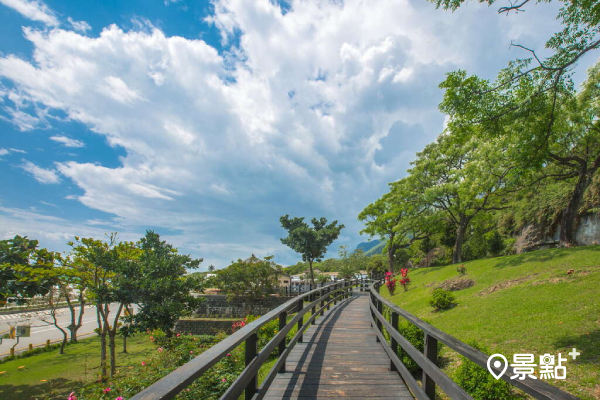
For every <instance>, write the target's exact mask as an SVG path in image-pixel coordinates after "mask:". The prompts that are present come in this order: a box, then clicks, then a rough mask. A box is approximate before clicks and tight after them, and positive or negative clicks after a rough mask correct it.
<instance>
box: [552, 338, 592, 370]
mask: <svg viewBox="0 0 600 400" xmlns="http://www.w3.org/2000/svg"><path fill="white" fill-rule="evenodd" d="M598 343H600V329H598V330H595V331H590V332H589V335H588V334H587V333H584V334H582V335H569V336H563V337H560V338H558V339H556V341H555V342H554V345H555V346H556V347H557V348H566V349H568V350H567V352H570V351H571V350H572V349H573V348H576V349H577V351H578V352H580V353H581V354H580V355H579V356H577V358H576V359H575V360H573V359H572V358H571V356H568V355H566V354H562V356H563V357H565V356H566V357H567V359H568V362H569V363H574V364H593V365H598V364H599V363H600V346H598Z"/></svg>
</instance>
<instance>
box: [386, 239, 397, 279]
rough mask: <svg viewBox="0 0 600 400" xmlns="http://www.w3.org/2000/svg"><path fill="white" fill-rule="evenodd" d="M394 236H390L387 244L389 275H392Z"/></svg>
mask: <svg viewBox="0 0 600 400" xmlns="http://www.w3.org/2000/svg"><path fill="white" fill-rule="evenodd" d="M394 236H396V235H395V234H391V235H390V241H389V242H388V251H387V253H388V271H389V272H390V273H392V274H393V273H394V250H395V249H394V247H395V246H394Z"/></svg>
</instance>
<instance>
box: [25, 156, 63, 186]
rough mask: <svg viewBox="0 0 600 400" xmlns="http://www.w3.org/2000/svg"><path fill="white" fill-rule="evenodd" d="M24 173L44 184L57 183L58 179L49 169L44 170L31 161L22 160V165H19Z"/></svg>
mask: <svg viewBox="0 0 600 400" xmlns="http://www.w3.org/2000/svg"><path fill="white" fill-rule="evenodd" d="M20 167H21V168H23V169H24V170H25V171H26V172H28V173H29V174H30V175H31V176H33V178H34V179H35V180H36V181H38V182H40V183H44V184H53V183H59V182H60V177H59V176H58V174H57V173H56V171H54V170H51V169H44V168H42V167H39V166H37V165H35V164H34V163H32V162H31V161H26V160H23V164H21V165H20Z"/></svg>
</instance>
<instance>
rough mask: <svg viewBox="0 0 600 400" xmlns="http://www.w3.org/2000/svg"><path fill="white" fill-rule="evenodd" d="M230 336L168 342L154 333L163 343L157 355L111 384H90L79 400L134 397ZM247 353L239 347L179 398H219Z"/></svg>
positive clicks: (184, 337)
mask: <svg viewBox="0 0 600 400" xmlns="http://www.w3.org/2000/svg"><path fill="white" fill-rule="evenodd" d="M226 337H227V335H225V334H219V335H216V336H208V335H202V336H191V335H179V336H174V337H171V338H169V339H166V338H165V336H163V335H162V334H161V333H160V332H158V331H154V332H152V336H151V338H152V339H151V340H152V341H153V342H154V343H155V344H158V343H161V344H162V346H160V347H158V348H157V349H156V353H155V354H154V355H153V356H151V357H149V358H148V359H147V360H146V361H144V362H142V363H141V364H138V365H136V366H129V368H127V369H126V368H125V366H123V367H121V370H122V371H123V372H125V373H123V372H118V373H117V375H116V376H114V377H113V378H111V379H110V380H109V382H108V383H93V384H89V385H86V386H85V387H84V389H83V390H82V391H81V392H79V393H77V397H78V398H79V399H86V400H106V399H114V398H116V397H119V396H122V397H124V398H127V399H128V398H131V397H133V395H135V394H136V393H139V392H140V391H142V390H143V389H144V388H146V387H148V386H150V385H151V384H153V383H154V382H156V381H157V380H159V379H160V378H162V377H164V376H165V375H167V374H168V373H170V372H171V371H173V370H175V369H176V368H177V367H179V366H181V365H183V364H185V363H187V362H188V361H190V360H192V359H193V358H194V357H197V356H198V355H199V354H201V353H203V352H204V351H206V350H207V349H209V348H210V347H212V346H213V345H214V344H216V343H218V342H220V341H221V340H223V339H224V338H226ZM244 351H245V349H244V345H243V344H242V345H240V346H239V347H237V348H236V349H235V350H233V351H232V352H231V353H230V354H228V355H227V356H226V357H224V358H223V359H221V360H220V361H219V362H218V363H216V364H215V365H214V366H212V367H211V368H210V369H209V370H208V371H206V372H205V373H204V374H203V375H202V376H201V377H200V378H198V379H197V380H195V381H194V382H193V383H192V384H190V386H188V387H187V388H186V389H184V390H183V391H182V392H181V393H180V394H179V395H178V396H177V398H179V399H189V400H191V399H206V400H212V399H214V400H217V399H219V398H220V397H221V396H222V395H223V394H224V393H225V391H226V390H227V388H229V386H230V385H231V383H233V381H234V380H235V379H236V378H237V377H238V375H239V374H240V373H241V372H242V371H243V369H244ZM109 388H110V389H109ZM107 389H109V390H107Z"/></svg>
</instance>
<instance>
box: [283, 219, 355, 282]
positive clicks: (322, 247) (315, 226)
mask: <svg viewBox="0 0 600 400" xmlns="http://www.w3.org/2000/svg"><path fill="white" fill-rule="evenodd" d="M279 221H280V222H281V226H282V227H283V228H284V229H285V230H286V231H287V232H288V236H287V237H285V238H282V239H281V243H283V244H285V245H287V246H289V247H290V248H291V249H292V250H294V251H296V252H297V253H300V254H302V261H305V262H308V265H309V268H310V279H311V282H312V284H313V285H314V283H315V280H314V275H313V266H312V263H313V261H321V257H323V255H325V253H326V252H327V247H329V245H330V244H331V243H333V241H334V240H336V239H337V238H338V236H339V235H340V231H341V230H342V229H343V228H344V225H338V224H337V221H333V222H331V223H329V224H327V219H326V218H323V217H321V218H319V219H317V218H313V219H312V220H311V224H312V227H311V226H309V225H308V224H307V223H306V222H304V218H299V217H294V218H290V217H289V215H284V216H282V217H281V218H280V219H279Z"/></svg>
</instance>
